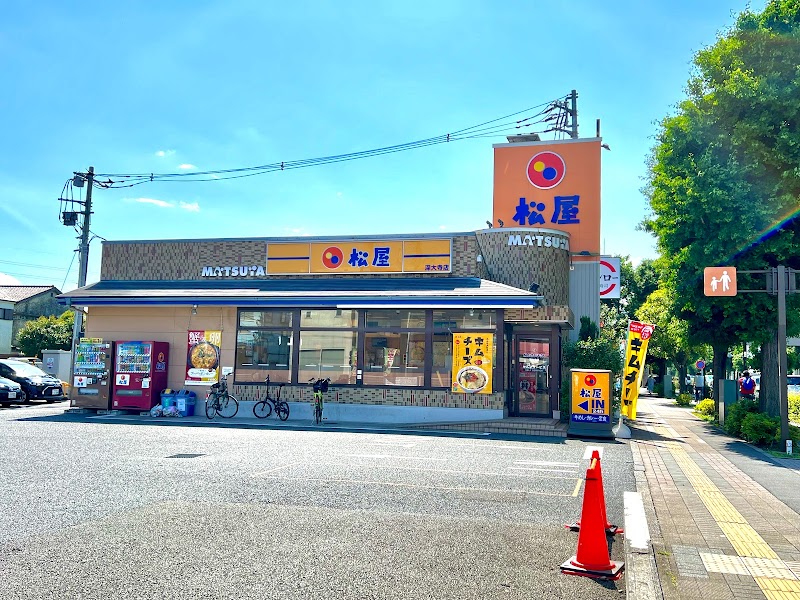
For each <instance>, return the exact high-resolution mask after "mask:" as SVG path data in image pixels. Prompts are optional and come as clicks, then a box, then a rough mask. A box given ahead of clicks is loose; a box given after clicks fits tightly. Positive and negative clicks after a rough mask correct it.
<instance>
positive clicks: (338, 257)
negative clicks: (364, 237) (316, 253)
mask: <svg viewBox="0 0 800 600" xmlns="http://www.w3.org/2000/svg"><path fill="white" fill-rule="evenodd" d="M343 262H344V254H342V251H341V250H340V249H339V248H337V247H336V246H330V247H328V248H325V250H324V251H323V252H322V264H323V265H325V266H326V267H327V268H329V269H338V268H339V267H341V266H342V263H343Z"/></svg>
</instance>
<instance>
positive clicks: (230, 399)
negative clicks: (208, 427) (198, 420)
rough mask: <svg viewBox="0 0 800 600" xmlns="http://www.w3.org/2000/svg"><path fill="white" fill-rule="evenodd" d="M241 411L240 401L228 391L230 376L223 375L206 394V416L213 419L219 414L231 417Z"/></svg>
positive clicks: (227, 417) (226, 417)
mask: <svg viewBox="0 0 800 600" xmlns="http://www.w3.org/2000/svg"><path fill="white" fill-rule="evenodd" d="M237 412H239V401H238V400H237V399H236V397H235V396H232V395H231V394H229V393H228V376H227V375H223V376H222V378H221V379H220V380H219V383H215V384H213V385H212V386H211V389H210V390H209V392H208V396H206V417H208V418H209V419H213V418H214V417H215V416H217V415H219V416H220V417H223V418H225V419H230V418H231V417H233V416H235V415H236V413H237Z"/></svg>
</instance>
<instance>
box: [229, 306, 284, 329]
mask: <svg viewBox="0 0 800 600" xmlns="http://www.w3.org/2000/svg"><path fill="white" fill-rule="evenodd" d="M291 326H292V311H290V310H243V311H241V312H240V313H239V327H291Z"/></svg>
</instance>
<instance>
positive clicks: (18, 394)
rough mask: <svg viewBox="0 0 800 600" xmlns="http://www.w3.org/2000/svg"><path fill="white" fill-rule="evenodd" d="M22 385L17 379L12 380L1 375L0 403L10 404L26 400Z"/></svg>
mask: <svg viewBox="0 0 800 600" xmlns="http://www.w3.org/2000/svg"><path fill="white" fill-rule="evenodd" d="M24 400H25V397H24V396H23V395H22V386H21V385H20V384H18V383H17V382H16V381H11V380H10V379H6V378H5V377H0V404H2V405H3V406H9V405H10V404H14V403H19V402H24Z"/></svg>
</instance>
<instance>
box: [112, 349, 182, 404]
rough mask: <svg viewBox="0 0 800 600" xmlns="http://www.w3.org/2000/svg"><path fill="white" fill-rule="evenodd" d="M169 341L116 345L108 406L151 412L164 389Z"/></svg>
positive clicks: (165, 385)
mask: <svg viewBox="0 0 800 600" xmlns="http://www.w3.org/2000/svg"><path fill="white" fill-rule="evenodd" d="M168 361H169V343H168V342H116V352H115V361H114V380H113V381H112V390H111V407H112V408H114V409H128V410H150V409H151V408H152V407H153V406H155V405H156V404H158V403H159V402H160V398H161V391H162V390H163V389H164V388H166V387H167V366H168Z"/></svg>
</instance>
